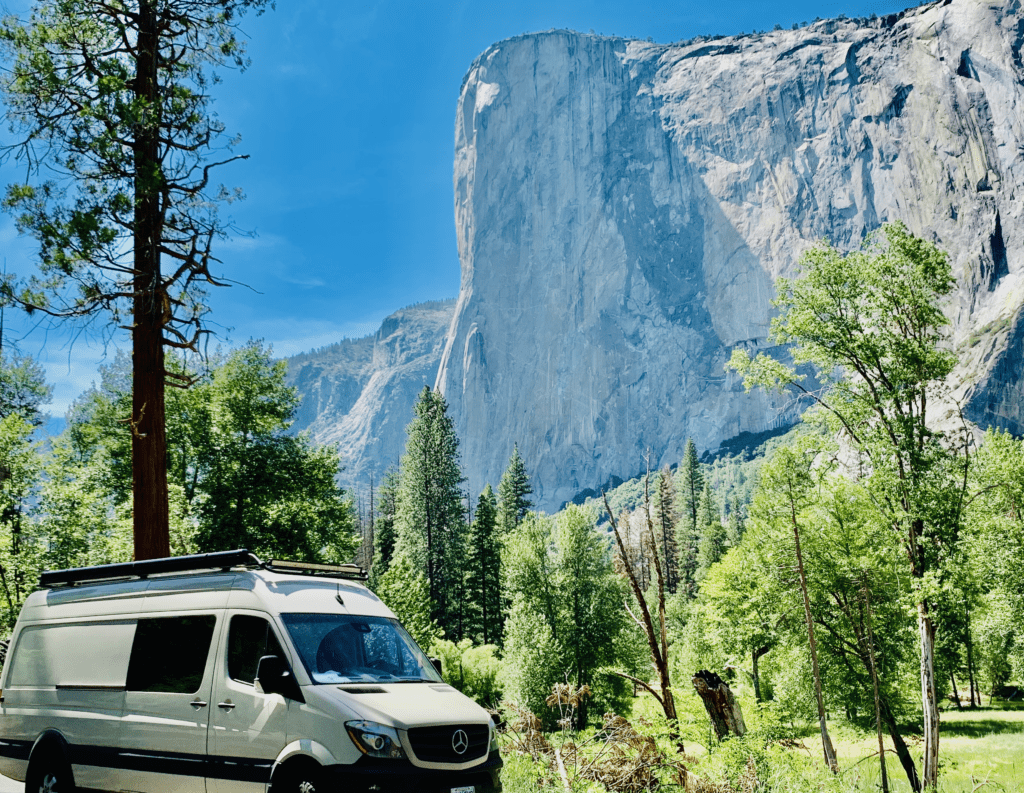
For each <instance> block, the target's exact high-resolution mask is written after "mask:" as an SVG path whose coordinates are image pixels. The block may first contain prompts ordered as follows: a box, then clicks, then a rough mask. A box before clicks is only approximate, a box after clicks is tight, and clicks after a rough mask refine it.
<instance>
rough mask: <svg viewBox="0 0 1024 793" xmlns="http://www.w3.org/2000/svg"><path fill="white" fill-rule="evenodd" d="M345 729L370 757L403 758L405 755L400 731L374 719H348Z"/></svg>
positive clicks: (361, 750) (353, 741)
mask: <svg viewBox="0 0 1024 793" xmlns="http://www.w3.org/2000/svg"><path fill="white" fill-rule="evenodd" d="M345 729H346V730H348V735H349V737H350V738H351V739H352V743H354V744H355V745H356V748H357V749H358V750H359V751H360V752H362V753H363V754H365V755H369V756H370V757H387V758H391V759H393V760H401V759H403V758H404V757H405V750H404V749H403V748H402V742H401V741H400V740H398V731H397V730H396V729H395V728H394V727H387V726H385V725H383V724H377V723H376V722H372V721H347V722H345Z"/></svg>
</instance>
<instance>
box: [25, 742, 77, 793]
mask: <svg viewBox="0 0 1024 793" xmlns="http://www.w3.org/2000/svg"><path fill="white" fill-rule="evenodd" d="M25 793H75V780H74V777H73V776H72V775H71V766H70V765H69V764H68V762H67V760H65V759H64V758H63V757H61V756H60V755H58V754H57V753H56V752H52V751H50V752H47V753H46V754H44V755H42V756H41V757H39V758H38V759H36V758H33V759H32V763H31V765H30V766H29V769H28V775H27V778H26V780H25Z"/></svg>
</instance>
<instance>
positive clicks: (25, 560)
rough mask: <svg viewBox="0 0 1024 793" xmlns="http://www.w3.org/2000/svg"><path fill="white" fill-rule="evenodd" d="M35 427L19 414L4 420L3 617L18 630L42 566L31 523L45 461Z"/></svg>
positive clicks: (0, 445)
mask: <svg viewBox="0 0 1024 793" xmlns="http://www.w3.org/2000/svg"><path fill="white" fill-rule="evenodd" d="M32 431H33V427H32V425H31V424H30V423H29V422H28V421H26V420H25V419H24V418H23V417H22V416H20V415H19V414H18V413H12V414H10V415H7V416H4V417H3V418H0V586H2V588H3V601H2V602H0V613H2V615H3V621H4V624H5V626H6V627H7V628H8V629H9V628H12V627H13V626H14V622H15V620H16V619H17V618H18V613H19V611H20V610H21V604H22V602H23V601H24V600H25V598H26V597H27V596H28V594H29V593H30V592H32V590H33V589H35V584H36V579H35V577H36V575H37V574H38V572H39V568H40V564H41V563H42V561H43V560H42V559H41V554H40V552H39V551H40V549H39V547H38V545H37V543H36V538H35V537H34V531H33V526H32V524H31V523H30V521H29V517H30V516H29V513H30V511H31V502H32V500H33V498H34V497H35V495H36V491H37V488H38V487H39V480H40V474H41V467H42V461H41V457H40V454H39V448H38V447H39V444H38V442H35V441H33V440H32Z"/></svg>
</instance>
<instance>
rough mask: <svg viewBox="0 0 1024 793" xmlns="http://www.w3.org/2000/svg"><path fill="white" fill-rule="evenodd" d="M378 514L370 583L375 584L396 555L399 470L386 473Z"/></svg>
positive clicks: (379, 499)
mask: <svg viewBox="0 0 1024 793" xmlns="http://www.w3.org/2000/svg"><path fill="white" fill-rule="evenodd" d="M377 498H378V501H377V516H376V521H375V522H374V533H373V565H372V566H371V568H370V585H371V586H375V585H376V584H377V582H379V581H380V579H381V576H383V575H384V573H386V572H387V571H388V568H389V567H391V561H392V559H393V558H394V555H395V511H396V509H397V507H398V471H396V470H395V469H394V468H389V469H388V470H387V471H386V472H385V473H384V481H383V482H382V483H381V486H380V491H379V492H378V494H377Z"/></svg>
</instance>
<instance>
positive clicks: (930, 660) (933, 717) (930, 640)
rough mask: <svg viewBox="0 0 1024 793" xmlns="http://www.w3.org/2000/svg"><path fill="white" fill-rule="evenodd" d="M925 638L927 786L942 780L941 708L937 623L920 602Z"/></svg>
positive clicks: (919, 615)
mask: <svg viewBox="0 0 1024 793" xmlns="http://www.w3.org/2000/svg"><path fill="white" fill-rule="evenodd" d="M917 627H918V632H919V634H920V639H921V703H922V706H923V710H924V763H923V764H922V769H921V777H922V779H921V781H922V783H923V784H924V786H925V788H934V787H936V786H937V785H938V783H939V708H938V703H937V702H936V690H935V625H934V623H933V622H932V618H931V615H930V614H929V613H928V604H927V603H918V604H917Z"/></svg>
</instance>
